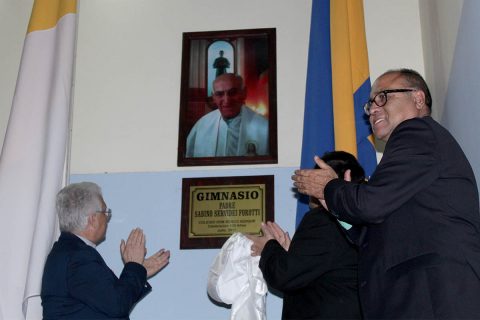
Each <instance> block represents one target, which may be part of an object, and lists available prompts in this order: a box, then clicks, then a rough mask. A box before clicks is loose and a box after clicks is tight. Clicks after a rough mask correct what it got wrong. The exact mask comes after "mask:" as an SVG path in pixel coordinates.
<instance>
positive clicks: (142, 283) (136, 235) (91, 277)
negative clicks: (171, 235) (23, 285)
mask: <svg viewBox="0 0 480 320" xmlns="http://www.w3.org/2000/svg"><path fill="white" fill-rule="evenodd" d="M56 209H57V214H58V218H59V224H60V231H61V234H60V237H59V239H58V241H57V242H55V244H54V245H53V248H52V250H51V252H50V254H49V255H48V257H47V261H46V263H45V268H44V271H43V279H42V291H41V298H42V306H43V318H44V319H128V317H129V314H130V311H131V309H132V308H133V306H134V305H135V304H136V303H137V302H138V301H139V300H140V299H141V298H142V297H143V296H145V295H146V294H147V293H149V292H150V291H151V286H150V285H149V284H148V282H147V279H148V278H150V277H152V276H154V275H155V274H157V273H158V272H159V271H160V270H161V269H162V268H163V267H165V266H166V265H167V264H168V261H169V258H170V252H169V251H166V250H164V249H161V250H160V251H158V252H156V253H155V254H153V255H152V256H151V257H149V258H146V259H145V254H146V248H145V235H144V234H143V231H142V230H141V229H139V228H136V229H133V230H132V232H131V233H130V235H129V237H128V239H127V241H126V242H125V241H124V240H122V242H121V244H120V252H121V255H122V259H123V262H124V263H125V265H124V268H123V271H122V273H121V275H120V277H119V278H117V276H116V275H115V274H114V273H113V271H112V270H110V268H109V267H108V266H107V265H106V263H105V261H104V260H103V258H102V257H101V256H100V254H99V253H98V252H97V250H96V249H95V247H96V246H97V245H98V244H100V243H101V242H102V241H103V240H105V235H106V232H107V224H108V221H109V220H110V218H111V216H112V211H111V210H110V209H108V208H107V206H106V204H105V201H104V200H103V197H102V192H101V189H100V187H99V186H98V185H96V184H95V183H92V182H81V183H74V184H71V185H69V186H67V187H65V188H63V189H62V190H60V192H59V193H58V194H57V200H56Z"/></svg>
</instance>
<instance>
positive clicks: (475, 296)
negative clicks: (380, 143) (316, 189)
mask: <svg viewBox="0 0 480 320" xmlns="http://www.w3.org/2000/svg"><path fill="white" fill-rule="evenodd" d="M325 199H326V202H327V205H328V208H329V209H330V211H331V212H333V213H334V214H337V215H338V216H339V217H340V219H342V220H344V221H346V222H349V223H354V224H358V223H360V224H362V223H363V224H366V228H365V230H364V232H363V234H362V235H361V238H360V243H359V244H360V260H359V281H360V300H361V303H362V310H363V311H364V316H365V318H368V319H419V318H421V319H432V318H437V319H438V318H443V319H445V318H448V319H462V318H463V319H479V318H480V303H479V301H480V300H479V297H480V277H479V275H480V214H479V202H478V192H477V185H476V182H475V177H474V175H473V171H472V168H471V167H470V164H469V163H468V161H467V159H466V157H465V155H464V153H463V151H462V150H461V149H460V147H459V145H458V144H457V142H456V141H455V139H454V138H453V137H452V136H451V134H450V133H449V132H448V131H447V130H445V129H444V128H443V127H442V126H440V125H439V124H438V123H437V122H435V121H434V120H433V119H432V118H430V117H424V118H415V119H410V120H406V121H404V122H402V123H401V124H399V125H398V126H397V127H396V128H395V129H394V131H393V132H392V134H391V136H390V138H389V140H388V142H387V144H386V146H385V152H384V155H383V158H382V160H381V162H380V163H379V165H378V167H377V169H376V171H375V172H374V174H373V175H372V177H371V178H370V180H369V181H368V183H367V184H363V185H357V184H354V183H347V182H345V181H342V180H340V179H335V180H332V181H330V182H329V183H328V184H327V186H326V188H325Z"/></svg>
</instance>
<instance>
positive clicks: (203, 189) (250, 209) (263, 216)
mask: <svg viewBox="0 0 480 320" xmlns="http://www.w3.org/2000/svg"><path fill="white" fill-rule="evenodd" d="M273 180H274V179H273V176H248V177H246V176H243V177H218V178H184V179H183V184H182V188H183V192H182V194H183V199H182V221H181V230H180V234H181V236H180V249H198V248H220V247H221V246H222V245H223V243H224V242H225V241H226V240H227V239H228V237H230V236H231V235H232V234H233V233H235V232H242V233H249V234H257V235H259V234H261V230H260V224H261V223H262V222H265V221H273V193H274V190H273Z"/></svg>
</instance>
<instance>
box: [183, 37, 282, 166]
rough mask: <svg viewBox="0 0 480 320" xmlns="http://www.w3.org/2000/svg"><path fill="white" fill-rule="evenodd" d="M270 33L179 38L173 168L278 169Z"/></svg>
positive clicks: (274, 66)
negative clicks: (265, 166)
mask: <svg viewBox="0 0 480 320" xmlns="http://www.w3.org/2000/svg"><path fill="white" fill-rule="evenodd" d="M275 46H276V33H275V29H274V28H268V29H249V30H230V31H210V32H187V33H184V34H183V49H182V76H181V89H180V91H181V92H180V121H179V134H178V158H177V164H178V166H206V165H237V164H259V163H277V162H278V156H277V93H276V48H275Z"/></svg>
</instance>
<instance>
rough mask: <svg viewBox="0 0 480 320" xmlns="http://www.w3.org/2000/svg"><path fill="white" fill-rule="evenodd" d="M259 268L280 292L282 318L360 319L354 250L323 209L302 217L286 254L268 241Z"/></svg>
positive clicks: (276, 244)
mask: <svg viewBox="0 0 480 320" xmlns="http://www.w3.org/2000/svg"><path fill="white" fill-rule="evenodd" d="M260 269H261V270H262V272H263V277H264V278H265V280H266V282H267V284H268V285H269V286H270V287H272V288H274V289H276V290H279V291H281V292H282V293H283V312H282V318H283V319H359V318H360V315H361V313H360V305H359V300H358V291H357V251H356V249H355V247H354V246H353V245H352V244H351V243H350V242H349V241H348V240H347V239H346V237H345V235H344V230H343V229H342V227H341V226H340V224H339V223H338V221H337V220H336V219H335V218H334V217H332V216H331V215H329V214H328V213H327V212H326V211H325V210H324V209H323V208H317V209H313V210H310V211H309V212H308V213H307V214H305V216H304V217H303V219H302V221H301V223H300V225H299V226H298V229H297V230H296V232H295V235H294V237H293V239H292V243H291V244H290V248H289V250H288V252H287V251H285V250H284V249H283V248H282V247H281V246H280V244H279V243H278V242H277V241H275V240H270V241H268V242H267V244H266V245H265V248H264V249H263V251H262V256H261V258H260Z"/></svg>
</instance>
